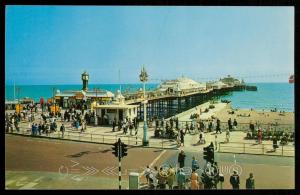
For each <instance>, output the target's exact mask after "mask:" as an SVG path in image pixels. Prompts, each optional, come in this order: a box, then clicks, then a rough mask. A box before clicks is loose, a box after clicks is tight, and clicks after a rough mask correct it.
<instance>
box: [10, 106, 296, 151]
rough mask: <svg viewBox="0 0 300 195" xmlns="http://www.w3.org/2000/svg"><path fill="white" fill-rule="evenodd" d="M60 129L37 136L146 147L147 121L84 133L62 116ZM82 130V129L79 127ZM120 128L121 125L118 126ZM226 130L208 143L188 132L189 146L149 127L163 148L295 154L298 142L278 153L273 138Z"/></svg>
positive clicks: (155, 144)
mask: <svg viewBox="0 0 300 195" xmlns="http://www.w3.org/2000/svg"><path fill="white" fill-rule="evenodd" d="M208 105H209V103H205V104H202V105H199V106H197V107H196V108H193V109H190V110H187V111H186V112H183V113H181V114H179V115H177V117H178V118H179V120H180V121H191V120H190V119H189V116H190V115H191V114H194V113H198V112H199V109H204V108H205V107H207V106H208ZM227 108H228V105H227V104H225V103H219V104H215V108H214V109H210V110H209V112H207V113H203V114H201V115H200V118H201V119H207V118H209V117H211V116H212V115H215V114H216V113H218V112H220V111H221V110H224V109H227ZM39 116H40V115H39V114H38V115H37V116H36V121H35V122H36V123H37V124H38V123H39V122H40V121H41V119H40V118H39ZM62 123H64V125H65V128H66V131H65V133H64V137H62V133H61V132H60V131H59V127H60V126H61V124H62ZM57 126H58V128H57V131H56V132H53V133H51V134H50V135H49V136H46V135H45V134H42V135H37V137H44V138H48V139H62V140H63V139H65V140H73V141H81V142H91V143H103V144H113V143H115V142H116V141H117V140H118V138H121V140H122V141H123V142H124V143H125V144H127V145H130V146H136V147H142V140H143V123H140V124H139V127H138V132H137V135H134V134H135V131H133V132H132V135H130V132H129V130H128V132H127V134H126V135H124V134H123V131H115V132H113V131H112V127H111V126H91V125H89V126H87V129H86V130H85V131H84V132H80V130H76V129H75V128H74V127H72V125H71V122H63V121H62V120H61V119H57ZM19 127H20V131H19V132H17V131H16V130H14V132H13V133H14V134H21V135H26V136H30V135H31V126H30V124H29V122H27V121H22V122H21V123H20V124H19ZM79 129H81V128H79ZM116 129H117V128H116ZM225 130H226V129H223V132H222V134H217V138H215V135H216V134H215V133H214V132H210V133H204V138H205V140H206V143H205V144H200V143H199V142H198V141H199V133H198V132H197V131H195V133H193V134H192V133H191V134H186V135H185V145H184V146H179V145H178V144H177V141H176V140H175V139H162V138H155V137H154V125H153V126H152V127H149V128H148V138H149V146H148V147H149V148H163V149H174V150H181V149H184V150H185V151H197V152H201V151H203V147H205V146H207V145H209V144H210V143H211V142H213V144H214V145H216V143H217V151H218V152H231V153H247V154H264V155H278V156H294V155H295V154H294V150H295V149H294V145H293V144H292V143H288V145H285V146H280V147H279V148H278V149H277V150H276V152H274V151H273V145H272V141H270V140H264V141H263V142H262V144H257V143H256V140H245V139H244V138H245V137H246V132H245V131H234V132H231V133H230V139H229V140H230V141H229V143H225V138H226V133H225V132H224V131H225Z"/></svg>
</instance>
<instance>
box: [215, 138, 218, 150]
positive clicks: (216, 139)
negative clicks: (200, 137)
mask: <svg viewBox="0 0 300 195" xmlns="http://www.w3.org/2000/svg"><path fill="white" fill-rule="evenodd" d="M217 149H218V136H217V135H215V150H216V151H217Z"/></svg>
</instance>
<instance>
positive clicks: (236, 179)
mask: <svg viewBox="0 0 300 195" xmlns="http://www.w3.org/2000/svg"><path fill="white" fill-rule="evenodd" d="M230 184H231V186H232V189H234V190H238V189H240V176H239V175H238V174H237V171H233V175H231V176H230Z"/></svg>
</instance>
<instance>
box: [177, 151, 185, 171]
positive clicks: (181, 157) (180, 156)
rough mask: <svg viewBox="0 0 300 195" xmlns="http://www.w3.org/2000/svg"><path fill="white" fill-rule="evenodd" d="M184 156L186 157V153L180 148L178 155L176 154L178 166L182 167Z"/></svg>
mask: <svg viewBox="0 0 300 195" xmlns="http://www.w3.org/2000/svg"><path fill="white" fill-rule="evenodd" d="M185 157H186V155H185V153H184V151H183V150H181V151H180V153H179V155H178V163H179V167H180V168H183V167H184V161H185Z"/></svg>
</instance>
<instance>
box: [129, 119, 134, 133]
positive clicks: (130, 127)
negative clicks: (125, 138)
mask: <svg viewBox="0 0 300 195" xmlns="http://www.w3.org/2000/svg"><path fill="white" fill-rule="evenodd" d="M132 130H133V124H132V122H131V120H129V132H130V135H132Z"/></svg>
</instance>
